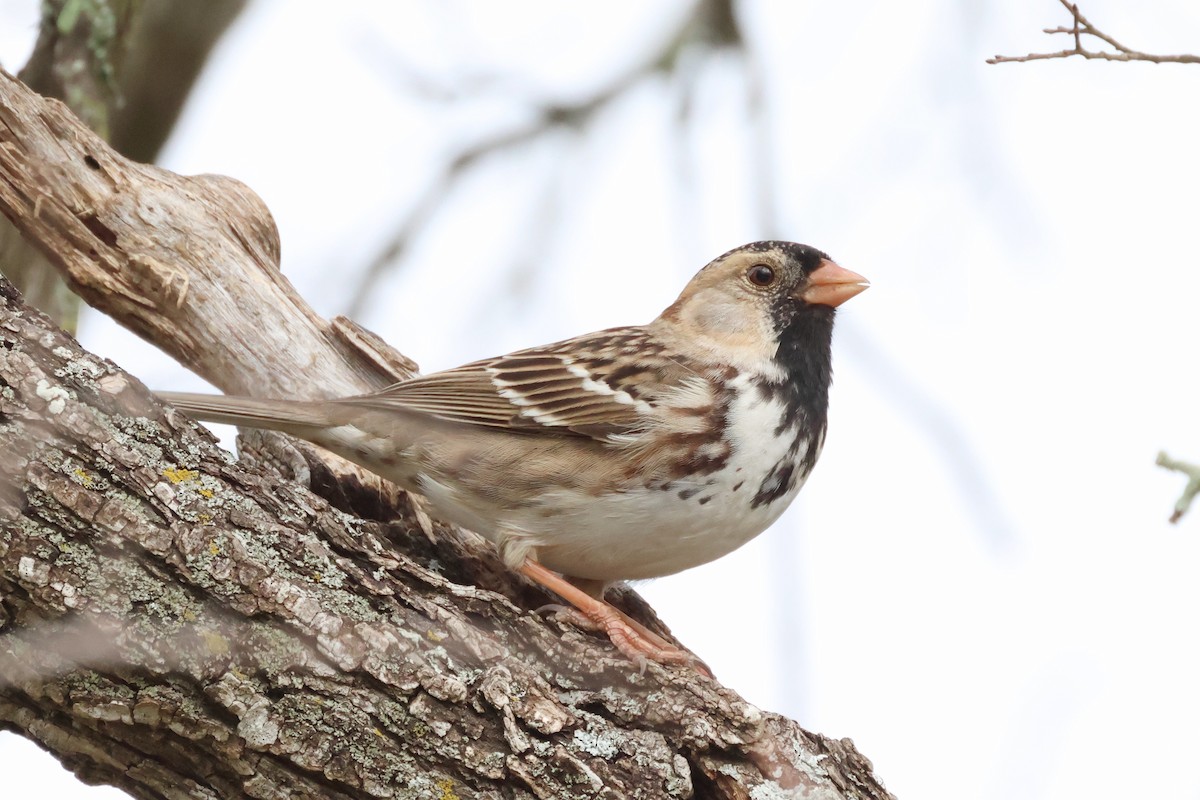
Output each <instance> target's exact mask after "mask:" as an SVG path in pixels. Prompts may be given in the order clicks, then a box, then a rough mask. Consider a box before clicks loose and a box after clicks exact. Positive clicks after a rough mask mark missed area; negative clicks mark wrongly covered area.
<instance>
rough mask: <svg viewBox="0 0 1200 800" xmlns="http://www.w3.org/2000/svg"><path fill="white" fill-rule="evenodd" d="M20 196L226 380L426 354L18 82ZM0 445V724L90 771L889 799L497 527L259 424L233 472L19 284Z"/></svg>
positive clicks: (223, 791) (215, 180)
mask: <svg viewBox="0 0 1200 800" xmlns="http://www.w3.org/2000/svg"><path fill="white" fill-rule="evenodd" d="M0 211H3V213H4V215H5V216H6V217H8V218H9V219H10V220H11V221H12V222H13V224H14V225H15V226H16V227H17V228H18V229H19V230H21V232H22V234H23V235H25V236H26V237H28V238H29V239H30V240H32V241H34V242H35V243H36V244H37V245H38V247H39V248H41V249H42V250H43V251H44V252H45V253H46V254H47V256H48V257H49V258H50V261H51V263H53V264H54V265H55V266H56V267H57V268H59V269H60V270H61V271H62V273H63V274H64V275H65V277H66V278H67V280H68V282H69V283H70V284H71V285H72V287H73V288H75V289H76V290H77V291H79V292H80V293H81V294H82V295H83V296H85V297H86V298H87V299H88V300H89V301H90V302H92V303H93V304H95V305H97V306H98V307H100V308H101V309H102V310H104V311H105V312H106V313H109V314H111V315H112V316H114V317H115V318H117V319H118V320H119V321H121V322H123V323H124V324H126V325H128V326H129V327H131V328H132V329H134V330H135V331H137V332H139V333H141V334H142V335H143V336H146V337H147V338H149V339H151V340H152V341H154V342H156V343H157V344H159V345H160V346H162V347H164V349H166V350H167V351H168V352H170V353H172V354H173V355H175V356H176V357H177V358H179V359H180V360H181V361H183V362H184V363H186V364H188V365H189V366H192V367H193V368H194V369H196V370H197V371H198V372H200V373H201V374H202V375H204V376H205V377H207V378H209V379H210V380H213V381H214V382H216V383H217V384H218V385H220V386H222V387H223V388H226V389H228V390H231V391H240V392H245V393H248V394H257V395H274V396H281V395H282V396H294V397H320V396H326V395H332V394H341V393H345V392H348V391H363V390H367V389H370V388H373V387H374V386H377V385H380V384H381V383H383V382H386V381H387V380H390V379H392V378H393V377H394V376H395V375H397V374H403V373H404V372H405V371H406V370H408V369H410V368H411V364H410V363H409V362H407V361H406V360H405V359H404V358H403V356H400V355H399V354H397V353H395V352H394V351H392V350H390V348H388V347H387V346H386V345H383V344H382V343H381V342H379V341H378V340H377V339H375V338H374V337H373V336H372V335H371V334H369V333H368V332H366V331H363V330H361V329H359V328H357V327H355V326H353V324H352V323H350V322H349V321H346V320H341V321H339V320H335V321H333V322H327V321H325V320H322V319H321V318H319V317H318V316H317V315H316V314H314V313H313V312H312V310H311V309H310V308H309V307H308V306H307V305H306V304H304V302H303V300H301V299H300V298H299V297H298V296H297V295H296V293H295V292H294V290H293V289H292V287H291V286H290V284H288V283H287V281H286V280H285V279H284V278H283V277H282V276H281V275H280V273H279V271H278V242H277V239H276V233H275V228H274V225H273V223H272V222H271V219H270V215H269V213H268V212H267V211H266V209H265V208H264V207H263V206H262V204H261V202H260V201H259V200H258V199H257V197H255V196H254V195H253V193H251V192H250V191H249V190H248V189H246V187H244V186H242V185H241V184H239V183H237V182H236V181H233V180H231V179H228V178H220V177H216V176H200V177H194V178H188V177H183V176H179V175H174V174H172V173H170V172H166V171H165V170H161V169H157V168H154V167H148V166H143V165H138V164H133V163H130V162H128V161H126V160H124V159H123V158H121V157H120V156H118V155H117V154H115V153H114V152H113V151H112V150H111V149H110V148H108V147H107V146H106V145H105V144H104V143H103V142H102V141H101V140H99V139H98V138H97V137H96V136H95V135H94V134H91V133H90V132H89V131H87V130H86V129H85V128H84V127H83V126H82V125H81V124H80V123H79V122H78V120H76V119H75V118H74V117H73V116H72V115H71V114H70V112H69V111H68V110H67V109H66V108H65V107H64V106H63V105H62V104H61V103H58V102H55V101H47V100H45V99H43V98H40V97H38V96H37V95H34V94H33V93H32V92H30V91H29V90H28V89H26V88H25V87H24V86H22V85H21V84H20V83H19V82H18V81H16V80H15V79H13V78H12V77H11V76H9V75H7V74H3V73H0ZM0 452H3V453H4V454H5V455H4V458H3V459H0V675H3V676H5V677H4V680H3V681H2V682H0V725H2V726H3V727H5V728H8V729H11V730H15V731H18V732H20V733H22V734H23V735H26V736H29V737H32V738H35V739H37V740H38V741H39V742H41V743H42V744H43V745H44V746H46V747H47V748H48V749H49V750H51V751H52V752H53V753H55V754H56V755H57V756H58V757H59V758H60V759H61V760H63V762H64V763H65V764H66V765H67V766H68V767H69V768H71V769H73V770H74V771H75V772H76V774H78V775H80V777H82V778H84V779H85V780H88V781H91V782H108V783H112V784H114V785H117V786H120V787H122V788H124V789H125V790H126V791H128V792H130V793H131V794H134V795H136V796H139V797H147V798H149V797H155V798H157V797H164V796H179V795H181V794H186V795H188V796H192V797H229V798H234V797H237V798H242V797H247V796H249V797H285V796H287V797H314V798H316V797H321V798H343V797H346V798H349V797H391V796H397V795H400V796H422V797H424V796H456V797H460V798H464V799H465V798H484V797H487V798H499V797H505V798H521V799H522V800H523V799H524V798H532V797H538V798H574V797H578V796H579V794H580V792H581V791H583V792H585V793H587V794H589V795H591V796H597V797H611V798H625V797H631V798H636V797H646V798H649V797H671V798H686V797H703V798H749V797H751V796H769V795H771V794H772V793H774V794H775V795H778V796H782V795H783V794H785V793H787V792H803V793H804V796H805V797H810V798H830V799H832V798H886V797H890V795H888V793H887V792H886V790H884V789H883V787H882V785H881V784H880V783H879V782H878V781H877V780H876V779H875V778H874V776H873V775H872V773H871V768H870V764H869V763H868V762H867V761H866V759H864V758H863V757H862V756H860V755H859V754H858V753H857V752H856V751H855V750H854V749H853V746H852V745H851V744H850V743H849V742H848V740H841V741H836V740H830V739H826V738H825V737H822V736H819V735H814V734H810V733H807V732H805V731H804V730H802V729H801V728H800V727H799V725H797V724H796V723H795V722H792V721H790V720H787V719H785V718H783V717H780V716H778V715H774V714H768V713H764V712H762V711H759V710H758V709H756V708H754V707H753V706H750V705H749V704H747V703H746V702H745V701H744V700H742V699H741V698H740V697H738V696H737V695H736V694H735V693H734V692H732V691H730V690H729V689H726V688H724V687H721V686H720V685H718V684H717V683H715V682H714V681H711V680H709V679H706V678H703V677H702V676H700V675H697V674H695V673H694V672H692V671H691V670H687V669H664V668H662V667H660V666H658V665H654V664H651V665H649V667H648V669H647V672H646V673H645V674H642V673H639V672H638V671H637V670H636V669H631V667H630V665H629V663H628V662H626V661H625V660H624V658H622V657H621V656H620V655H619V654H617V653H616V652H615V651H614V650H613V649H612V648H611V646H610V645H609V643H608V642H607V641H606V640H605V639H604V638H603V637H600V636H597V635H596V634H593V633H589V632H583V631H580V630H577V629H575V628H573V627H571V626H569V625H565V624H563V623H561V622H559V621H557V620H554V619H545V618H543V617H541V616H539V615H537V614H535V613H533V612H531V611H530V609H535V608H537V607H539V606H541V605H544V604H545V603H546V602H547V601H548V600H549V599H550V598H548V597H547V596H546V595H545V594H544V593H542V592H541V591H540V590H539V589H537V588H536V587H533V586H531V585H529V584H528V583H526V582H525V581H523V580H522V579H521V578H520V577H519V576H517V575H515V574H513V573H511V572H510V571H508V570H506V569H505V568H504V567H503V565H502V564H501V563H500V561H499V560H498V559H497V558H496V556H495V554H494V552H493V550H492V548H491V547H490V546H489V545H487V544H486V543H485V542H483V541H482V540H481V539H480V538H479V537H476V536H474V535H472V534H469V533H466V532H463V531H460V530H458V529H455V528H451V527H448V526H443V525H437V524H435V523H433V522H431V521H430V520H429V518H428V517H427V516H426V515H425V514H424V513H423V511H422V509H421V507H420V504H419V501H418V500H416V499H414V498H410V497H408V496H406V495H404V494H403V493H402V492H399V491H397V490H394V489H392V488H389V487H386V486H384V485H382V484H381V483H380V482H379V481H378V480H376V479H373V478H372V477H370V476H363V475H362V474H361V473H360V472H359V471H357V470H356V469H353V468H351V467H348V466H346V465H344V464H341V463H339V462H337V461H335V460H331V457H329V456H328V454H323V453H321V452H320V451H318V450H317V449H316V448H311V447H308V446H306V445H301V444H297V443H295V442H292V441H291V440H288V439H286V438H283V437H278V436H275V435H273V434H261V435H254V436H247V437H245V438H243V441H242V457H241V460H240V461H238V462H237V463H230V459H229V458H228V456H227V454H225V453H224V452H223V451H220V450H219V449H217V448H216V447H215V446H214V444H213V442H212V439H211V437H209V436H208V435H207V434H206V433H204V432H202V430H201V429H198V428H196V427H195V426H194V425H193V424H192V423H191V422H190V421H189V420H187V419H186V418H184V417H182V416H181V415H179V414H178V413H176V412H174V411H172V410H171V409H169V408H164V407H163V406H161V405H160V404H159V403H158V402H157V400H156V399H155V398H154V397H153V396H152V395H151V394H150V393H149V392H148V391H147V390H146V389H145V388H144V387H143V386H141V384H140V383H138V382H137V380H136V379H134V378H133V377H131V376H129V375H127V374H125V373H123V372H122V371H121V370H120V369H119V368H118V367H117V366H116V365H114V364H111V363H109V362H105V361H103V360H102V359H99V358H96V357H95V356H91V355H89V354H87V353H84V352H83V351H82V350H80V348H79V346H78V345H77V343H75V342H74V341H73V340H72V339H71V338H70V337H68V336H67V335H65V334H64V333H62V332H61V331H57V330H55V329H54V328H53V326H52V325H50V324H49V322H48V320H47V319H46V318H45V317H44V316H43V315H41V314H39V313H37V312H35V311H33V310H31V309H29V308H27V307H24V306H22V304H21V303H20V301H19V299H18V297H17V295H16V293H15V292H14V291H13V290H12V289H11V287H10V286H9V285H7V284H5V283H0ZM312 489H315V490H317V491H318V492H319V494H320V496H318V494H314V493H313V491H311V490H312ZM618 602H619V603H620V604H621V605H622V606H623V607H624V608H625V610H626V611H627V612H628V613H631V614H633V615H634V616H637V617H639V618H640V619H642V620H643V621H644V622H645V623H646V624H648V625H650V626H654V627H658V629H659V630H663V629H662V628H661V624H660V623H658V622H657V620H656V619H655V617H654V615H653V612H651V611H650V610H649V609H648V608H647V607H646V606H645V604H644V603H643V602H642V601H641V600H640V598H638V597H637V596H636V595H635V594H633V593H632V592H628V591H626V592H624V593H623V594H622V596H621V597H620V598H618ZM664 632H665V631H664ZM668 635H669V634H668ZM731 635H733V634H732V633H731Z"/></svg>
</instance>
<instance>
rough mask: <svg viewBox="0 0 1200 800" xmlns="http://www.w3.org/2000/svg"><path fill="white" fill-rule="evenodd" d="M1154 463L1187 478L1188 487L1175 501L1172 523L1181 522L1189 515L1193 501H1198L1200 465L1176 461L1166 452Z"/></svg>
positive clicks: (1161, 453) (1160, 454) (1185, 487)
mask: <svg viewBox="0 0 1200 800" xmlns="http://www.w3.org/2000/svg"><path fill="white" fill-rule="evenodd" d="M1154 463H1155V464H1158V465H1159V466H1160V467H1164V468H1166V469H1169V470H1173V471H1175V472H1182V473H1183V474H1184V475H1186V476H1187V479H1188V482H1187V485H1186V486H1184V487H1183V494H1181V495H1179V499H1178V500H1176V501H1175V510H1174V511H1173V512H1172V513H1171V522H1179V519H1180V518H1181V517H1182V516H1183V515H1184V514H1186V513H1187V510H1188V507H1190V506H1191V505H1192V501H1193V500H1195V499H1196V495H1197V494H1200V465H1197V464H1190V463H1188V462H1187V461H1176V460H1175V459H1173V458H1171V457H1170V456H1169V455H1167V454H1166V451H1163V452H1160V453H1159V454H1158V458H1157V459H1155V461H1154Z"/></svg>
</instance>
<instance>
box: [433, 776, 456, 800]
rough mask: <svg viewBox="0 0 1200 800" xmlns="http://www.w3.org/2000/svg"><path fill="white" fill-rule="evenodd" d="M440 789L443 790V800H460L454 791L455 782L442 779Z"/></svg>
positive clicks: (439, 783) (439, 782)
mask: <svg viewBox="0 0 1200 800" xmlns="http://www.w3.org/2000/svg"><path fill="white" fill-rule="evenodd" d="M438 788H439V789H441V790H442V798H441V800H459V797H458V794H457V793H456V792H455V791H454V781H453V780H451V779H450V778H442V779H441V780H440V781H438Z"/></svg>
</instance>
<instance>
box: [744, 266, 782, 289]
mask: <svg viewBox="0 0 1200 800" xmlns="http://www.w3.org/2000/svg"><path fill="white" fill-rule="evenodd" d="M746 279H747V280H749V281H750V282H751V283H753V284H754V285H755V286H770V285H771V284H772V283H774V282H775V270H773V269H771V268H770V267H768V266H767V265H766V264H755V265H754V266H753V267H751V268H750V269H748V270H746Z"/></svg>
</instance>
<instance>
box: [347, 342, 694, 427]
mask: <svg viewBox="0 0 1200 800" xmlns="http://www.w3.org/2000/svg"><path fill="white" fill-rule="evenodd" d="M662 350H663V348H662V347H661V345H659V344H657V343H656V342H655V341H654V340H653V339H652V338H651V337H649V335H648V334H647V333H646V331H645V329H643V328H613V329H611V330H607V331H599V332H597V333H592V334H587V335H585V336H580V337H577V338H574V339H568V340H566V341H562V342H557V343H555V344H549V345H543V346H541V347H534V348H530V349H528V350H519V351H517V352H515V353H510V354H509V355H506V356H497V357H496V358H489V359H485V360H483V361H476V362H474V363H471V364H466V365H464V366H461V367H456V368H454V369H450V370H446V371H445V372H436V373H434V374H432V375H424V376H421V377H418V378H413V379H412V380H408V381H404V382H403V383H397V384H394V385H392V386H389V387H388V388H386V389H383V390H382V391H379V392H376V393H374V394H369V395H362V396H360V397H354V398H348V399H346V400H345V401H343V402H347V403H354V404H355V405H365V406H372V407H376V408H386V407H393V408H395V407H401V408H405V409H409V410H412V411H418V412H423V413H426V414H429V415H430V416H433V417H437V418H438V419H444V420H449V421H453V422H463V423H468V424H471V425H484V426H488V427H496V428H508V429H510V430H520V431H525V432H530V433H551V434H558V435H563V434H575V435H580V436H589V437H593V438H596V439H604V438H606V437H608V436H610V435H613V434H622V433H633V432H637V431H638V430H640V429H641V428H643V427H644V424H645V422H646V421H647V418H648V417H649V415H650V414H651V411H652V407H653V404H654V402H655V400H656V399H657V398H659V397H660V396H661V395H662V394H663V393H664V392H667V391H670V390H672V389H674V388H676V387H678V386H679V385H680V383H681V382H683V381H685V380H687V379H688V378H689V377H691V376H693V373H692V372H691V371H690V370H688V369H686V368H685V367H683V366H682V365H680V364H678V363H676V362H674V361H671V360H669V359H666V358H664V357H663V354H662Z"/></svg>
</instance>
